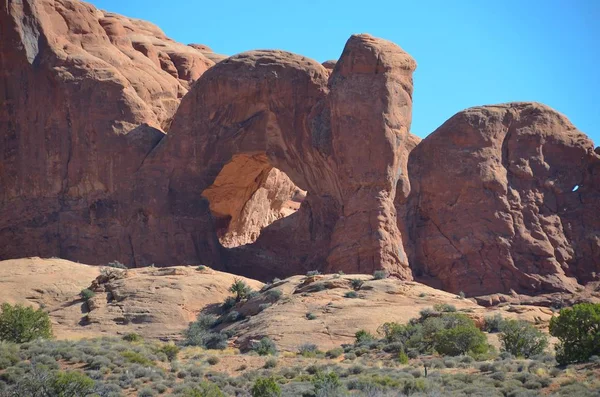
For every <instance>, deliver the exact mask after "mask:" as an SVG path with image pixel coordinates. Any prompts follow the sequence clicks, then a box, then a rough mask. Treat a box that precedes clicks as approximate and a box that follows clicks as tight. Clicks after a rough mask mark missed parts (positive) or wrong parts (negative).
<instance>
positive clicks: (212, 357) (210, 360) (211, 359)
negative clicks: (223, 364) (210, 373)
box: [206, 356, 221, 365]
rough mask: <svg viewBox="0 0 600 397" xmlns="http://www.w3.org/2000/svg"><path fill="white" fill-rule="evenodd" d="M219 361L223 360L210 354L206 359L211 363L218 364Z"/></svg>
mask: <svg viewBox="0 0 600 397" xmlns="http://www.w3.org/2000/svg"><path fill="white" fill-rule="evenodd" d="M219 361H221V360H220V359H219V357H217V356H210V357H209V358H207V359H206V362H207V363H209V364H210V365H217V364H218V363H219Z"/></svg>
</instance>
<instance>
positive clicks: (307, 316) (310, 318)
mask: <svg viewBox="0 0 600 397" xmlns="http://www.w3.org/2000/svg"><path fill="white" fill-rule="evenodd" d="M305 316H306V319H307V320H315V319H316V318H317V315H316V314H314V313H306V315H305Z"/></svg>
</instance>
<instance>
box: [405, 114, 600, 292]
mask: <svg viewBox="0 0 600 397" xmlns="http://www.w3.org/2000/svg"><path fill="white" fill-rule="evenodd" d="M408 171H409V175H410V183H411V188H412V191H411V194H410V197H409V204H408V208H409V210H408V223H409V226H408V228H409V230H410V236H409V239H410V242H411V243H412V244H409V246H412V247H413V250H412V252H411V255H410V257H411V258H410V259H411V266H412V268H413V271H415V272H416V273H417V275H419V276H421V275H422V276H430V277H433V278H435V279H438V280H439V281H441V283H442V287H443V288H444V289H446V290H450V291H454V292H458V291H461V290H462V291H464V292H465V293H467V294H470V295H483V294H489V293H493V292H509V291H510V290H511V289H514V290H515V291H517V292H528V293H532V292H538V293H539V292H542V291H572V290H574V289H575V288H577V287H578V284H577V280H579V281H580V282H587V281H591V280H592V279H593V274H594V272H596V273H600V190H599V189H600V179H599V175H600V156H599V155H598V154H595V153H594V147H593V144H592V142H591V141H590V140H589V139H588V138H587V137H586V136H585V135H584V134H582V133H581V132H580V131H578V130H577V129H576V128H575V127H574V126H573V125H572V124H571V123H570V122H569V121H568V120H567V119H566V118H565V117H564V116H562V115H561V114H559V113H557V112H555V111H553V110H552V109H550V108H548V107H546V106H543V105H540V104H536V103H512V104H506V105H497V106H485V107H476V108H471V109H467V110H465V111H463V112H460V113H458V114H456V115H455V116H453V117H452V118H451V119H449V120H448V121H447V122H446V123H444V125H442V126H441V127H440V128H438V129H437V130H436V131H435V132H434V133H433V134H431V135H430V136H428V137H427V138H426V139H424V140H423V141H422V142H421V143H420V144H419V145H418V146H417V147H416V149H415V150H413V151H412V153H411V154H410V160H409V164H408Z"/></svg>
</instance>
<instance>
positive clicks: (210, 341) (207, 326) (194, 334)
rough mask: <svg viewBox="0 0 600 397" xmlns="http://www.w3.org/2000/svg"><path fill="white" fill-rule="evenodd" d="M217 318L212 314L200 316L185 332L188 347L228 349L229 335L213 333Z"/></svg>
mask: <svg viewBox="0 0 600 397" xmlns="http://www.w3.org/2000/svg"><path fill="white" fill-rule="evenodd" d="M216 322H217V317H215V316H213V315H210V314H200V315H198V318H197V319H196V321H194V322H193V323H190V325H189V326H188V328H187V329H186V330H185V331H184V336H185V341H184V343H185V344H186V345H188V346H201V347H204V348H206V349H219V350H223V349H225V348H226V347H227V339H228V338H227V335H225V334H223V333H220V332H212V331H211V328H212V327H213V326H214V325H215V324H216Z"/></svg>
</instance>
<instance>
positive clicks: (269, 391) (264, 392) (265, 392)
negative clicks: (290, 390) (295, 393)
mask: <svg viewBox="0 0 600 397" xmlns="http://www.w3.org/2000/svg"><path fill="white" fill-rule="evenodd" d="M251 392H252V397H279V396H281V388H280V387H279V385H278V384H277V382H276V381H275V379H273V378H258V379H256V381H255V382H254V385H253V386H252V390H251Z"/></svg>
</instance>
